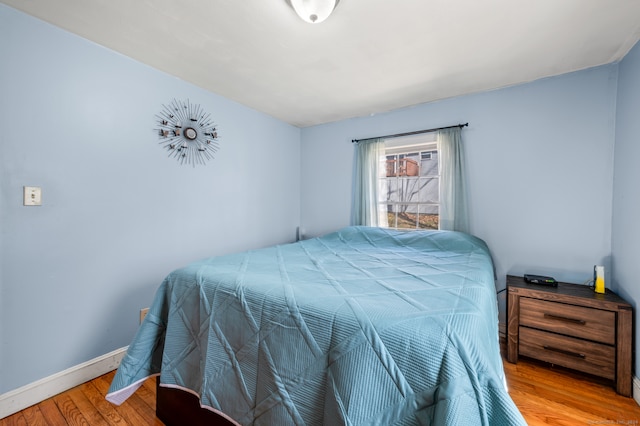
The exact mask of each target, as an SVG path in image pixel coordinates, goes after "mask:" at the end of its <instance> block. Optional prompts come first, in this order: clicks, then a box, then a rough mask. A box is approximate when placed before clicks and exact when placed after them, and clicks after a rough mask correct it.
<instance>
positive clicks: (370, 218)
mask: <svg viewBox="0 0 640 426" xmlns="http://www.w3.org/2000/svg"><path fill="white" fill-rule="evenodd" d="M355 159H356V165H355V174H354V191H353V192H354V194H353V206H352V209H351V223H352V224H353V225H365V226H387V215H386V212H385V208H384V206H383V205H380V204H379V203H378V199H379V194H380V185H381V184H382V182H381V179H380V178H381V177H382V176H383V175H382V174H383V173H384V172H385V168H384V161H385V147H384V139H366V140H361V141H359V142H358V143H357V144H356V154H355Z"/></svg>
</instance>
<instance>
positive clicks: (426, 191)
mask: <svg viewBox="0 0 640 426" xmlns="http://www.w3.org/2000/svg"><path fill="white" fill-rule="evenodd" d="M417 198H418V199H419V200H420V202H422V203H436V204H437V203H439V202H440V179H439V178H437V177H436V178H421V179H420V193H419V195H417Z"/></svg>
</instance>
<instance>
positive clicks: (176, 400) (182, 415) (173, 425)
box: [156, 377, 235, 426]
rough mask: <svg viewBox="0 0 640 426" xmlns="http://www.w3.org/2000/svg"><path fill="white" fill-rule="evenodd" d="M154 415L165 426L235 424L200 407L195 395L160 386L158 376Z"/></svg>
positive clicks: (227, 425)
mask: <svg viewBox="0 0 640 426" xmlns="http://www.w3.org/2000/svg"><path fill="white" fill-rule="evenodd" d="M156 416H157V417H158V418H159V419H160V420H162V422H163V423H164V424H165V425H166V426H182V425H189V426H205V425H208V426H235V425H234V423H231V422H230V421H229V420H227V419H225V418H224V417H222V416H220V415H218V414H216V413H214V412H213V411H210V410H207V409H206V408H202V407H200V401H199V400H198V397H197V396H195V395H193V394H191V393H189V392H185V391H183V390H180V389H172V388H165V387H162V386H160V378H159V377H157V378H156Z"/></svg>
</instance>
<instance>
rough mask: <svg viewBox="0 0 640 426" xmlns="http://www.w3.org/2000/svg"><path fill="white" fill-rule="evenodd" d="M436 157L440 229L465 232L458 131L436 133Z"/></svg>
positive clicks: (460, 139)
mask: <svg viewBox="0 0 640 426" xmlns="http://www.w3.org/2000/svg"><path fill="white" fill-rule="evenodd" d="M438 143H439V147H440V148H439V150H440V152H439V155H440V229H444V230H449V231H461V232H467V233H468V232H469V213H468V211H467V188H466V179H465V174H464V152H463V147H462V129H460V128H459V127H454V128H451V129H444V130H440V131H438Z"/></svg>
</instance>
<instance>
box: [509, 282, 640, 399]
mask: <svg viewBox="0 0 640 426" xmlns="http://www.w3.org/2000/svg"><path fill="white" fill-rule="evenodd" d="M507 289H508V299H507V360H508V361H509V362H512V363H516V362H518V356H519V355H522V356H528V357H531V358H536V359H538V360H541V361H546V362H549V363H552V364H557V365H560V366H563V367H567V368H571V369H574V370H579V371H582V372H585V373H589V374H593V375H595V376H599V377H604V378H606V379H609V380H612V381H613V382H614V384H615V388H616V392H618V393H619V394H621V395H624V396H631V379H632V371H631V356H632V329H633V325H632V321H633V318H632V317H633V308H632V307H631V305H629V303H627V302H626V301H625V300H623V299H622V298H621V297H619V296H618V295H616V294H615V293H613V292H612V291H610V290H608V289H607V291H606V293H604V294H598V293H595V292H594V291H593V289H591V288H590V287H589V286H586V285H579V284H567V283H558V287H547V286H542V285H536V284H527V283H526V282H525V281H524V278H522V277H515V276H511V275H507Z"/></svg>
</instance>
